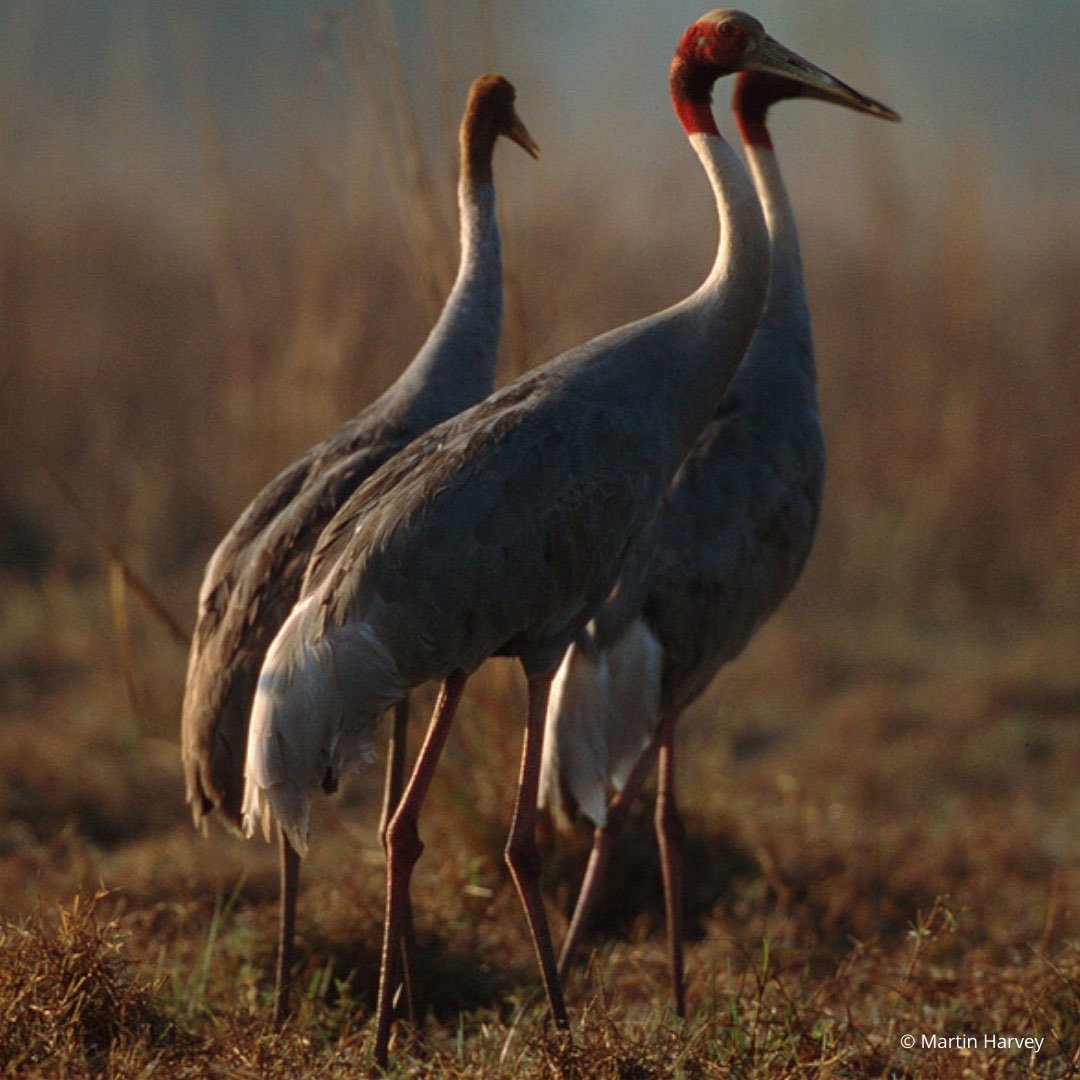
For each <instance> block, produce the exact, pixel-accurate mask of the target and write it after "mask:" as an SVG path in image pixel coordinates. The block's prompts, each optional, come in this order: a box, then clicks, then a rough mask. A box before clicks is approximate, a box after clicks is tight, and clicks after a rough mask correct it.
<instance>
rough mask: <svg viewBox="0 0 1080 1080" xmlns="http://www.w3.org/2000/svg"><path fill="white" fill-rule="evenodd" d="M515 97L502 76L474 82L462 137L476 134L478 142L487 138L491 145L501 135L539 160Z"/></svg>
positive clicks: (538, 151)
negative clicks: (519, 112) (467, 131)
mask: <svg viewBox="0 0 1080 1080" xmlns="http://www.w3.org/2000/svg"><path fill="white" fill-rule="evenodd" d="M516 96H517V92H516V91H515V90H514V85H513V83H511V82H510V80H509V79H505V78H503V76H502V75H481V76H480V77H479V78H477V79H474V80H473V84H472V86H471V87H470V88H469V103H468V105H467V106H466V108H465V120H464V121H463V123H462V132H463V137H465V132H466V129H471V130H472V131H473V132H475V134H474V136H473V137H475V138H482V137H484V136H486V138H487V139H490V140H491V143H494V141H495V139H496V138H498V136H500V135H502V136H504V137H505V138H507V139H509V140H510V141H511V142H514V143H517V145H518V146H520V147H521V148H522V149H523V150H524V151H525V152H526V153H527V154H529V155H530V156H531V157H534V158H536V157H539V156H540V147H539V146H537V145H536V142H535V140H534V139H533V137H532V136H531V135H530V134H529V129H528V128H526V127H525V125H524V124H523V123H522V121H521V117H520V116H518V114H517V110H516V109H515V108H514V101H515V98H516Z"/></svg>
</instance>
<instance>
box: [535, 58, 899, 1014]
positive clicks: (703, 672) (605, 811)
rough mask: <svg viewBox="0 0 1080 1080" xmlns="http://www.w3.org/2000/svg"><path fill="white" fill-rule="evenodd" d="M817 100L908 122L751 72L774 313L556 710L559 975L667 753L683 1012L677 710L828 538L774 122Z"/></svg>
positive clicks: (553, 702) (660, 796)
mask: <svg viewBox="0 0 1080 1080" xmlns="http://www.w3.org/2000/svg"><path fill="white" fill-rule="evenodd" d="M804 96H809V97H817V98H821V99H822V100H825V101H831V102H834V103H836V104H840V105H846V106H848V107H850V108H853V109H857V110H859V111H861V112H865V113H869V114H870V115H872V116H878V117H882V118H884V119H889V120H898V119H899V117H898V116H897V114H896V113H894V112H893V111H892V110H891V109H889V108H887V107H885V106H884V105H881V104H880V103H878V102H876V101H873V100H871V99H869V98H866V97H864V96H862V95H861V94H856V93H854V92H852V91H850V90H849V89H848V88H846V87H845V88H842V89H837V88H826V87H812V88H811V87H807V86H806V85H805V84H804V83H799V82H795V81H793V80H791V79H787V78H778V77H776V76H772V75H759V74H756V73H753V72H747V73H743V74H741V75H739V77H738V79H737V81H736V88H735V97H734V111H735V116H736V120H737V122H738V126H739V130H740V132H741V134H742V139H743V143H744V145H745V148H746V155H747V159H748V161H749V164H750V168H751V172H752V174H753V177H754V182H755V185H756V187H757V190H758V194H759V195H760V198H761V203H762V207H763V208H764V211H765V217H766V221H767V223H768V227H769V236H770V242H771V247H772V264H771V269H770V275H769V292H768V297H767V299H766V302H765V311H764V313H763V314H762V317H761V322H760V323H759V325H758V328H757V332H756V334H755V335H754V340H753V342H752V343H751V346H750V349H749V351H748V352H747V354H746V358H745V359H744V360H743V363H742V366H741V367H740V368H739V371H738V373H737V374H736V376H735V378H734V379H733V380H732V382H731V386H730V387H729V389H728V392H727V394H726V395H725V396H724V399H723V401H722V402H721V404H720V407H719V409H717V411H716V414H715V416H714V417H713V418H712V420H711V421H710V422H709V424H708V426H707V427H706V428H705V430H704V432H702V434H701V436H700V437H699V438H698V440H697V442H696V443H695V445H694V448H693V450H692V451H691V453H690V454H689V455H688V457H687V458H686V460H685V461H684V462H683V464H682V466H681V467H680V469H679V471H678V473H677V474H676V476H675V478H674V480H673V481H672V483H671V486H670V488H669V489H668V491H667V494H666V496H665V498H664V502H663V504H662V506H661V509H660V512H659V513H658V514H657V516H656V518H655V519H654V520H653V522H652V523H651V525H650V527H649V529H648V530H646V532H645V533H643V534H642V536H641V538H640V540H639V542H638V544H637V545H636V547H635V549H634V551H633V553H632V555H631V557H630V558H628V559H627V562H626V565H625V566H624V568H623V573H622V577H621V578H620V580H619V584H618V587H617V588H616V590H615V592H614V593H613V594H612V597H611V598H610V599H609V601H608V603H607V604H606V605H605V606H604V607H603V608H602V609H601V610H600V611H599V612H598V613H597V615H596V618H595V619H594V621H593V623H592V624H590V626H589V627H588V628H587V630H586V632H585V633H584V634H583V635H582V636H581V639H580V640H579V641H578V642H576V643H575V644H574V645H572V646H571V647H570V649H569V650H568V651H567V654H566V656H565V658H564V659H563V663H562V665H561V666H560V669H559V672H558V675H557V677H556V679H555V682H554V684H553V688H552V694H551V698H550V703H549V709H548V719H547V728H546V737H545V744H544V751H543V764H542V768H541V782H540V785H541V791H540V802H541V804H542V805H546V806H549V807H550V808H551V809H552V811H553V813H554V816H555V818H556V820H558V821H560V822H561V823H563V824H566V823H567V822H568V821H569V819H570V817H571V816H572V815H573V813H574V811H575V810H579V811H581V813H582V814H584V816H586V817H587V818H588V819H590V820H591V821H592V823H593V825H594V834H593V846H592V850H591V852H590V856H589V861H588V864H587V867H586V872H585V877H584V879H583V883H582V887H581V891H580V893H579V895H578V900H577V903H576V904H575V907H574V912H573V915H572V917H571V920H570V926H569V929H568V930H567V935H566V938H565V940H564V943H563V947H562V951H561V954H560V957H559V972H560V975H561V976H562V977H563V978H565V976H566V973H567V971H568V969H569V965H570V963H571V961H572V959H573V955H574V952H575V949H576V947H577V944H578V942H579V941H580V938H581V934H582V932H583V930H584V928H585V926H586V924H587V920H588V917H589V914H590V912H591V911H592V909H593V906H594V903H595V900H596V897H597V893H598V890H599V887H600V884H601V882H602V880H603V877H604V873H605V870H606V868H607V866H608V865H609V862H610V859H611V853H612V851H613V849H614V846H615V844H616V842H617V840H618V837H619V835H620V833H621V832H622V829H623V827H624V825H625V821H626V817H627V814H628V811H629V809H630V807H631V806H632V805H633V803H634V801H635V800H636V798H637V796H638V795H639V793H640V791H641V788H642V786H643V784H644V782H645V780H646V778H647V776H648V774H649V773H650V772H651V771H652V767H653V765H654V764H657V762H658V763H659V780H658V790H657V798H656V809H655V829H656V836H657V841H658V845H659V848H660V853H661V869H662V874H663V881H664V899H665V908H666V921H667V934H668V943H669V951H670V955H671V978H672V989H673V994H674V999H675V1008H676V1012H677V1013H678V1015H680V1016H683V1015H685V1011H686V1002H685V991H684V985H683V960H682V921H681V916H682V888H681V868H680V862H681V850H682V838H683V827H682V823H681V820H680V817H679V813H678V808H677V805H676V800H675V756H674V753H675V751H674V730H675V726H676V722H677V720H678V718H679V716H680V715H681V714H682V713H683V712H684V711H685V709H686V708H687V706H689V705H690V704H691V703H692V702H693V701H694V700H695V699H696V698H697V697H698V696H699V695H700V694H701V693H703V692H704V690H705V688H706V687H707V686H708V685H709V683H710V682H711V681H712V679H713V677H714V676H715V675H716V673H717V671H718V670H719V669H720V667H721V666H722V665H724V664H725V663H727V662H728V661H729V660H732V659H734V658H735V657H736V656H737V655H738V654H739V653H740V652H741V651H742V649H743V648H744V647H745V645H746V644H747V642H748V641H749V640H750V638H751V637H752V636H753V634H754V633H755V632H756V631H757V629H758V628H759V627H760V626H761V625H762V623H764V622H765V620H766V619H767V618H768V617H769V616H770V615H771V614H772V612H773V611H774V610H775V609H776V607H777V606H778V605H779V604H780V602H781V601H782V600H783V599H784V597H785V596H787V594H788V593H789V592H790V591H791V589H792V588H793V587H794V585H795V582H796V581H797V580H798V578H799V575H800V573H801V572H802V569H803V566H804V565H805V563H806V560H807V557H808V556H809V554H810V549H811V546H812V545H813V541H814V534H815V529H816V525H817V520H818V512H819V510H820V506H821V496H822V490H823V486H824V480H825V440H824V435H823V433H822V429H821V424H820V421H819V419H818V407H817V396H816V389H815V369H814V349H813V341H812V338H811V331H810V312H809V309H808V307H807V302H806V293H805V289H804V286H803V274H802V263H801V258H800V254H799V241H798V235H797V232H796V228H795V218H794V213H793V211H792V206H791V202H790V199H789V198H788V194H787V190H786V188H785V186H784V183H783V179H782V177H781V175H780V169H779V165H778V162H777V158H776V154H775V152H774V150H773V147H772V142H771V139H770V137H769V133H768V130H767V128H766V126H765V116H766V112H767V110H768V108H769V107H770V105H772V104H774V103H775V102H778V101H782V100H784V99H785V98H795V97H804ZM612 789H614V791H615V795H614V797H613V798H612V799H611V801H610V802H609V801H608V793H609V791H611V790H612Z"/></svg>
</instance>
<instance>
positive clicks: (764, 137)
mask: <svg viewBox="0 0 1080 1080" xmlns="http://www.w3.org/2000/svg"><path fill="white" fill-rule="evenodd" d="M802 94H803V88H802V87H801V86H800V85H799V84H798V83H795V82H791V81H789V80H788V79H782V78H780V77H779V76H778V75H760V74H757V73H756V72H749V71H743V72H740V73H739V77H738V78H737V79H736V80H735V95H734V98H733V100H732V103H731V105H732V109H733V110H734V112H735V121H736V123H737V124H738V125H739V133H740V134H741V135H742V139H743V142H744V143H746V144H747V145H748V146H763V147H765V148H766V149H769V150H771V149H772V139H770V138H769V131H768V128H766V127H765V114H766V113H767V112H768V111H769V106H770V105H775V104H776V102H778V101H783V100H784V99H785V98H793V97H801V96H802Z"/></svg>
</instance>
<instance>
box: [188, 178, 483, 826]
mask: <svg viewBox="0 0 1080 1080" xmlns="http://www.w3.org/2000/svg"><path fill="white" fill-rule="evenodd" d="M459 203H460V209H461V227H462V252H461V263H460V266H459V270H458V276H457V279H456V282H455V284H454V287H453V289H452V291H451V293H450V296H449V297H448V299H447V302H446V305H445V306H444V308H443V311H442V314H441V315H440V318H439V320H438V322H437V323H436V325H435V327H434V328H433V330H432V331H431V333H430V335H429V336H428V338H427V340H426V341H425V343H424V345H423V347H422V348H421V349H420V351H419V352H418V353H417V355H416V357H415V358H414V359H413V361H412V362H411V363H410V365H409V366H408V367H407V368H406V370H405V371H404V372H403V373H402V375H401V376H400V377H399V378H398V380H397V381H396V382H395V383H394V385H393V386H391V387H390V388H389V389H388V390H387V391H386V392H385V393H384V394H383V395H382V396H381V397H380V398H378V399H377V400H376V401H375V402H373V403H372V404H371V405H369V406H368V407H367V408H366V409H365V410H364V411H363V412H361V413H360V414H359V415H358V416H356V417H355V418H354V419H352V420H350V421H349V422H348V423H346V424H345V425H344V426H343V427H342V428H341V429H340V430H339V431H337V432H336V433H335V434H333V435H331V436H330V437H329V438H327V439H324V440H323V441H322V442H320V443H318V444H317V445H315V446H314V447H312V448H311V449H310V450H309V451H308V452H307V453H306V454H304V455H303V457H301V458H300V459H299V460H297V461H295V462H293V463H292V464H291V465H289V466H288V467H287V468H285V469H284V470H283V471H282V472H281V473H279V474H278V476H277V477H275V478H274V480H272V481H271V482H270V483H269V484H268V485H267V486H266V487H265V488H264V489H263V490H262V491H261V492H260V493H259V494H258V495H257V496H256V497H255V499H254V500H253V501H252V502H251V504H250V505H249V506H248V507H247V509H246V510H245V511H244V512H243V514H242V515H241V516H240V518H239V519H238V520H237V522H236V524H235V525H234V526H233V527H232V529H230V530H229V532H228V534H227V535H226V536H225V538H224V539H223V540H222V542H221V543H220V545H219V546H218V548H217V550H216V551H215V552H214V554H213V556H212V557H211V559H210V561H209V563H208V564H207V568H206V573H205V575H204V578H203V584H202V588H201V590H200V594H199V614H198V622H197V625H196V629H195V634H194V638H193V642H192V647H191V653H190V657H189V662H188V674H187V683H186V688H185V693H184V706H183V715H182V721H181V731H182V748H183V760H184V770H185V775H186V778H187V798H188V801H189V802H190V803H191V806H192V812H193V815H194V818H195V822H196V824H197V825H199V824H202V823H203V821H204V819H205V817H206V816H207V815H208V814H210V813H211V812H212V811H213V810H214V809H215V808H217V809H219V810H220V812H221V816H222V819H223V820H224V821H225V823H226V824H229V825H231V826H233V827H238V826H239V824H240V809H241V799H242V795H243V783H244V780H243V768H244V754H245V749H246V745H247V735H248V726H249V718H250V713H251V704H252V701H253V699H254V697H255V689H256V684H257V678H258V672H259V669H260V667H261V666H262V663H263V660H264V658H265V654H266V650H267V648H268V647H269V645H270V643H271V641H273V639H274V636H275V635H276V634H277V632H278V630H279V629H280V628H281V624H282V623H283V622H284V621H285V618H286V616H287V615H288V614H289V611H290V610H291V609H292V607H293V605H294V604H295V602H296V599H297V597H298V596H299V593H300V586H301V582H302V580H303V575H304V571H305V569H306V566H307V562H308V558H309V557H310V555H311V552H312V550H313V549H314V547H315V542H316V540H317V539H318V536H319V534H320V532H321V531H322V529H323V527H324V526H325V525H326V524H327V522H329V521H330V519H331V517H332V516H333V514H334V513H335V512H336V511H337V510H338V508H339V507H340V506H341V505H342V504H343V503H344V502H345V501H346V499H347V498H348V497H349V496H350V495H351V494H352V493H353V492H354V491H355V490H356V489H357V487H359V486H360V484H361V483H362V482H363V481H364V480H365V479H367V477H368V476H370V475H371V474H372V473H373V472H374V471H375V470H376V469H377V468H378V467H379V466H380V465H382V464H383V463H385V462H386V461H388V460H389V459H390V458H392V457H393V456H394V455H395V454H396V453H398V452H399V451H400V450H401V449H403V448H404V447H405V446H407V445H408V444H409V443H410V442H412V440H413V439H415V438H416V437H417V436H418V435H421V434H422V433H423V432H425V431H427V430H428V429H429V428H431V427H432V426H433V425H435V424H437V423H439V422H440V421H442V420H444V419H446V418H447V417H449V416H453V415H454V414H455V413H457V412H460V411H461V410H462V409H464V408H466V407H468V406H469V405H472V404H474V403H475V402H477V401H480V400H482V399H483V398H484V397H485V396H486V395H487V394H489V393H490V392H491V389H492V386H493V384H494V373H495V362H496V355H497V351H498V343H499V334H500V326H501V316H502V275H501V261H500V243H499V231H498V224H497V221H496V217H495V191H494V188H493V187H492V186H491V184H490V183H480V184H473V183H468V184H466V183H465V182H464V179H463V182H462V185H461V186H460V188H459Z"/></svg>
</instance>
